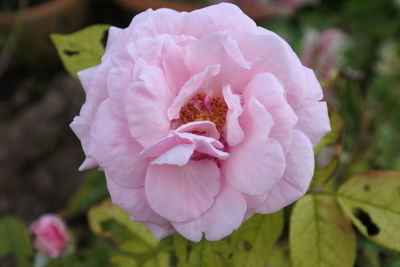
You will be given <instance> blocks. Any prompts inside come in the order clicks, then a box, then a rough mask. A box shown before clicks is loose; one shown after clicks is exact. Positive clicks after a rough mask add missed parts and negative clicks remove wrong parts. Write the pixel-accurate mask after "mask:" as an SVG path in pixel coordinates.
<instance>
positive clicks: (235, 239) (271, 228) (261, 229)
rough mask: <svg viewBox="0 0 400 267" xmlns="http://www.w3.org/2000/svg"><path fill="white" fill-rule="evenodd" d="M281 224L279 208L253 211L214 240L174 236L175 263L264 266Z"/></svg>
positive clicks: (203, 266) (280, 231) (280, 229)
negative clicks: (242, 222)
mask: <svg viewBox="0 0 400 267" xmlns="http://www.w3.org/2000/svg"><path fill="white" fill-rule="evenodd" d="M283 224H284V219H283V211H280V212H276V213H273V214H268V215H260V214H255V215H253V216H252V218H250V219H249V220H247V221H246V222H245V223H244V224H243V225H242V226H241V227H240V228H239V229H238V230H236V231H235V232H233V233H232V234H231V235H230V236H228V237H226V238H224V239H221V240H219V241H215V242H210V241H207V240H204V239H203V240H202V241H201V242H199V243H193V242H188V241H185V239H184V238H182V237H179V236H176V237H175V238H174V246H175V251H176V254H177V257H178V260H179V262H178V266H201V267H218V266H221V267H224V266H240V267H246V266H251V267H257V266H264V265H265V264H266V262H267V260H268V258H269V253H270V251H271V249H272V248H273V246H274V244H275V243H276V241H277V240H278V239H279V237H280V236H281V234H282V230H283ZM187 251H190V252H189V253H188V252H187Z"/></svg>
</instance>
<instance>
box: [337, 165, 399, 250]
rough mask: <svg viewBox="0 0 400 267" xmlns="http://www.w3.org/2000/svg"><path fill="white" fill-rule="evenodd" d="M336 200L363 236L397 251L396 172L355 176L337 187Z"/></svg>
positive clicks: (397, 188)
mask: <svg viewBox="0 0 400 267" xmlns="http://www.w3.org/2000/svg"><path fill="white" fill-rule="evenodd" d="M338 199H339V203H340V205H341V206H342V208H343V210H344V212H345V213H346V214H347V216H348V217H349V218H350V219H351V220H352V222H353V224H354V225H355V226H356V227H357V229H358V230H359V231H360V232H361V233H362V234H363V235H365V236H366V237H367V238H369V239H371V240H372V241H374V242H376V243H378V244H380V245H382V246H385V247H388V248H390V249H394V250H397V251H400V232H399V229H400V172H390V171H375V172H369V173H366V174H361V175H357V176H355V177H353V178H351V179H349V180H348V181H347V182H346V183H345V184H343V185H342V186H341V187H340V189H339V191H338Z"/></svg>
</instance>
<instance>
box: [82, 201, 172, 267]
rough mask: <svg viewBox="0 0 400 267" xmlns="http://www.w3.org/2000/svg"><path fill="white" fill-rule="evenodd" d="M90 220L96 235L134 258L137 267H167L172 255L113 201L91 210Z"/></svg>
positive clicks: (105, 202)
mask: <svg viewBox="0 0 400 267" xmlns="http://www.w3.org/2000/svg"><path fill="white" fill-rule="evenodd" d="M88 220H89V226H90V228H91V230H92V231H93V232H94V233H95V234H96V235H98V236H99V237H101V238H103V239H105V240H107V241H108V242H109V243H111V244H113V245H114V246H115V247H117V248H119V249H120V250H121V251H123V252H125V253H128V255H130V256H132V259H131V260H130V262H132V260H134V261H135V262H137V266H147V267H152V266H160V267H161V266H168V263H169V254H167V253H165V252H164V251H163V249H162V248H161V247H160V242H159V241H158V240H157V239H156V238H155V237H154V236H153V234H152V233H151V232H150V231H149V230H148V229H147V228H146V227H145V226H144V225H142V224H140V223H137V222H132V221H131V220H130V215H129V214H128V213H127V212H125V211H123V210H122V209H120V208H119V207H117V206H115V205H114V204H112V203H111V201H110V200H106V201H104V202H102V203H101V204H99V205H96V206H93V207H92V208H90V210H89V212H88ZM122 258H123V257H122ZM115 260H116V261H120V260H121V258H118V259H115Z"/></svg>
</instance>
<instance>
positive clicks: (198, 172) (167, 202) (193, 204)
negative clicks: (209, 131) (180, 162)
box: [145, 160, 220, 222]
mask: <svg viewBox="0 0 400 267" xmlns="http://www.w3.org/2000/svg"><path fill="white" fill-rule="evenodd" d="M219 178H220V173H219V169H218V167H217V166H216V164H215V163H214V162H212V161H209V160H202V161H190V162H189V163H188V164H187V165H186V166H183V167H178V166H174V165H150V166H149V167H148V169H147V175H146V183H145V192H146V197H147V200H148V201H149V204H150V206H151V208H152V209H153V210H154V211H155V212H156V213H157V214H159V215H161V216H163V217H164V218H166V219H168V220H169V221H173V222H182V221H187V220H193V219H194V218H197V217H198V216H200V215H201V214H202V213H204V212H205V211H206V210H208V209H209V208H210V207H211V206H212V205H213V203H214V198H215V196H216V195H217V194H218V192H219Z"/></svg>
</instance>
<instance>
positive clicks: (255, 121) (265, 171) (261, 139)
mask: <svg viewBox="0 0 400 267" xmlns="http://www.w3.org/2000/svg"><path fill="white" fill-rule="evenodd" d="M240 124H241V126H242V127H243V129H244V132H245V134H246V135H245V139H244V140H243V142H242V143H240V144H239V145H237V146H235V147H231V148H230V151H229V152H230V157H229V158H228V159H227V160H226V161H225V162H224V164H223V170H224V173H225V176H226V177H227V179H228V181H229V182H230V183H232V185H234V186H235V187H236V188H237V189H238V190H240V191H241V192H243V193H248V194H251V195H262V194H265V193H266V192H267V191H268V190H269V189H270V188H271V187H272V185H273V184H274V183H276V182H277V181H278V180H279V178H281V177H282V174H283V171H284V169H285V156H284V153H283V150H282V147H281V146H280V144H279V143H278V142H277V141H275V140H273V139H271V138H268V133H269V130H270V129H271V127H272V126H273V121H272V118H271V116H270V115H269V114H268V112H267V111H266V110H265V108H264V107H263V106H262V104H261V103H260V102H258V101H257V100H256V99H255V98H251V99H250V100H249V101H248V103H247V104H246V106H245V109H244V112H243V115H242V116H241V117H240Z"/></svg>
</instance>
